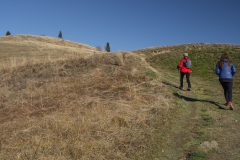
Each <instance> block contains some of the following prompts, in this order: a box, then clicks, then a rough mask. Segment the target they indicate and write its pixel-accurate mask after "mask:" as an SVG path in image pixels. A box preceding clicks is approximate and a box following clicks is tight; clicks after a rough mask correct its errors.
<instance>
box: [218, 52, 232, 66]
mask: <svg viewBox="0 0 240 160" xmlns="http://www.w3.org/2000/svg"><path fill="white" fill-rule="evenodd" d="M224 59H226V60H227V61H228V66H229V67H230V66H231V65H232V61H230V59H229V57H228V54H227V53H223V54H222V56H221V58H220V61H219V62H218V67H219V68H222V67H223V64H224Z"/></svg>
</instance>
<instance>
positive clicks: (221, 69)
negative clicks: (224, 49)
mask: <svg viewBox="0 0 240 160" xmlns="http://www.w3.org/2000/svg"><path fill="white" fill-rule="evenodd" d="M215 73H216V74H217V75H218V76H219V81H220V83H221V85H222V87H223V90H224V97H225V99H226V103H225V105H226V106H228V107H229V109H230V110H233V104H232V86H233V76H234V74H235V73H236V67H235V66H234V64H233V62H232V61H230V59H229V57H228V54H227V53H224V54H223V55H222V56H221V58H220V61H219V62H218V63H217V65H216V68H215Z"/></svg>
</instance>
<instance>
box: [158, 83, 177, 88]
mask: <svg viewBox="0 0 240 160" xmlns="http://www.w3.org/2000/svg"><path fill="white" fill-rule="evenodd" d="M162 83H163V84H166V85H168V86H171V87H174V88H179V86H176V85H173V84H171V83H169V82H166V81H163V82H162Z"/></svg>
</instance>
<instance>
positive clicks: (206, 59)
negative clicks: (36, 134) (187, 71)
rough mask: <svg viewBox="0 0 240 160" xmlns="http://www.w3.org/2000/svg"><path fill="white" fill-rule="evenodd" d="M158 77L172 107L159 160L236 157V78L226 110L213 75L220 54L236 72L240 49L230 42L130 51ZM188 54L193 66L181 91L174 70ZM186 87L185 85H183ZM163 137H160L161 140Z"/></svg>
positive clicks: (239, 112)
mask: <svg viewBox="0 0 240 160" xmlns="http://www.w3.org/2000/svg"><path fill="white" fill-rule="evenodd" d="M134 52H135V53H136V54H139V55H142V56H144V57H146V59H147V62H148V63H149V64H150V65H151V66H153V67H155V68H156V69H157V70H159V71H161V73H162V82H163V83H164V84H166V85H167V86H169V88H168V89H169V92H172V94H173V95H174V96H175V98H173V99H174V101H175V102H174V104H175V105H176V107H175V109H174V110H173V112H171V113H169V119H168V122H169V124H168V127H169V129H166V130H167V131H166V132H167V135H165V134H162V137H164V138H165V142H164V143H163V144H162V145H160V146H161V147H160V148H165V149H164V153H163V154H161V155H159V157H161V158H163V159H239V158H240V157H239V155H240V152H239V150H238V148H239V144H240V138H239V137H240V134H239V132H238V131H239V130H240V118H239V117H240V116H239V115H240V109H239V106H240V104H239V97H240V96H239V89H240V75H239V74H238V73H237V74H236V75H235V77H234V87H233V102H234V106H235V109H234V111H230V110H229V109H228V108H226V107H225V106H224V105H223V104H224V103H225V100H224V96H223V89H222V88H221V86H220V84H219V81H218V77H217V75H215V73H214V69H215V65H216V62H217V61H218V60H219V59H220V56H221V54H222V53H224V52H226V53H228V54H229V56H230V58H231V60H233V62H234V64H235V66H236V68H237V70H238V69H239V68H240V66H239V64H240V54H239V52H240V46H239V45H228V44H190V45H179V46H169V47H156V48H149V49H144V50H138V51H134ZM185 52H187V53H189V57H190V58H191V59H192V63H193V68H192V71H193V72H192V73H191V82H192V88H193V90H192V91H191V92H186V91H181V90H179V89H178V86H179V73H178V70H177V69H176V66H177V65H178V64H179V61H180V59H181V58H182V55H183V53H185ZM184 85H185V88H186V85H187V84H186V81H185V82H184ZM164 138H163V139H164ZM161 158H160V159H161Z"/></svg>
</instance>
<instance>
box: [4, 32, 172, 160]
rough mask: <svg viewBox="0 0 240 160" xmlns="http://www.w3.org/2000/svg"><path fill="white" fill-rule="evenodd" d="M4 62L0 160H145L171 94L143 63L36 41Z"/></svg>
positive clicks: (14, 47) (16, 43) (8, 53)
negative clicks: (24, 59) (135, 159)
mask: <svg viewBox="0 0 240 160" xmlns="http://www.w3.org/2000/svg"><path fill="white" fill-rule="evenodd" d="M18 39H19V40H18ZM33 46H36V47H33ZM49 55H50V57H51V59H50V58H48V57H49ZM69 55H71V56H69ZM0 57H1V64H4V65H2V68H1V70H0V135H1V137H0V159H134V158H137V159H146V158H147V157H145V156H146V155H145V152H147V151H148V150H149V148H150V147H151V146H150V141H152V140H153V139H154V136H155V133H154V132H155V130H156V126H157V127H158V128H159V127H160V126H161V123H164V118H165V116H166V114H167V113H168V110H169V109H170V107H171V106H170V105H169V102H170V98H171V96H172V95H170V94H168V93H167V92H166V86H164V85H162V83H161V82H160V81H159V77H158V78H153V77H152V76H151V74H148V73H152V71H151V70H150V69H149V68H148V67H147V66H146V64H145V63H141V59H140V58H138V57H136V56H134V55H133V54H131V53H115V54H107V53H103V52H98V51H96V49H95V48H93V47H90V46H85V45H80V44H76V43H71V42H66V41H62V40H58V39H53V38H47V37H32V36H17V37H11V36H9V37H2V38H0ZM9 57H11V58H15V59H16V62H14V63H13V62H11V61H10V60H9V61H6V59H8V58H9ZM21 57H22V58H24V57H25V58H26V59H32V61H34V63H22V62H23V61H21ZM46 59H47V60H46ZM18 64H21V65H18ZM159 120H160V122H161V123H159ZM156 121H158V122H156Z"/></svg>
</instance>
